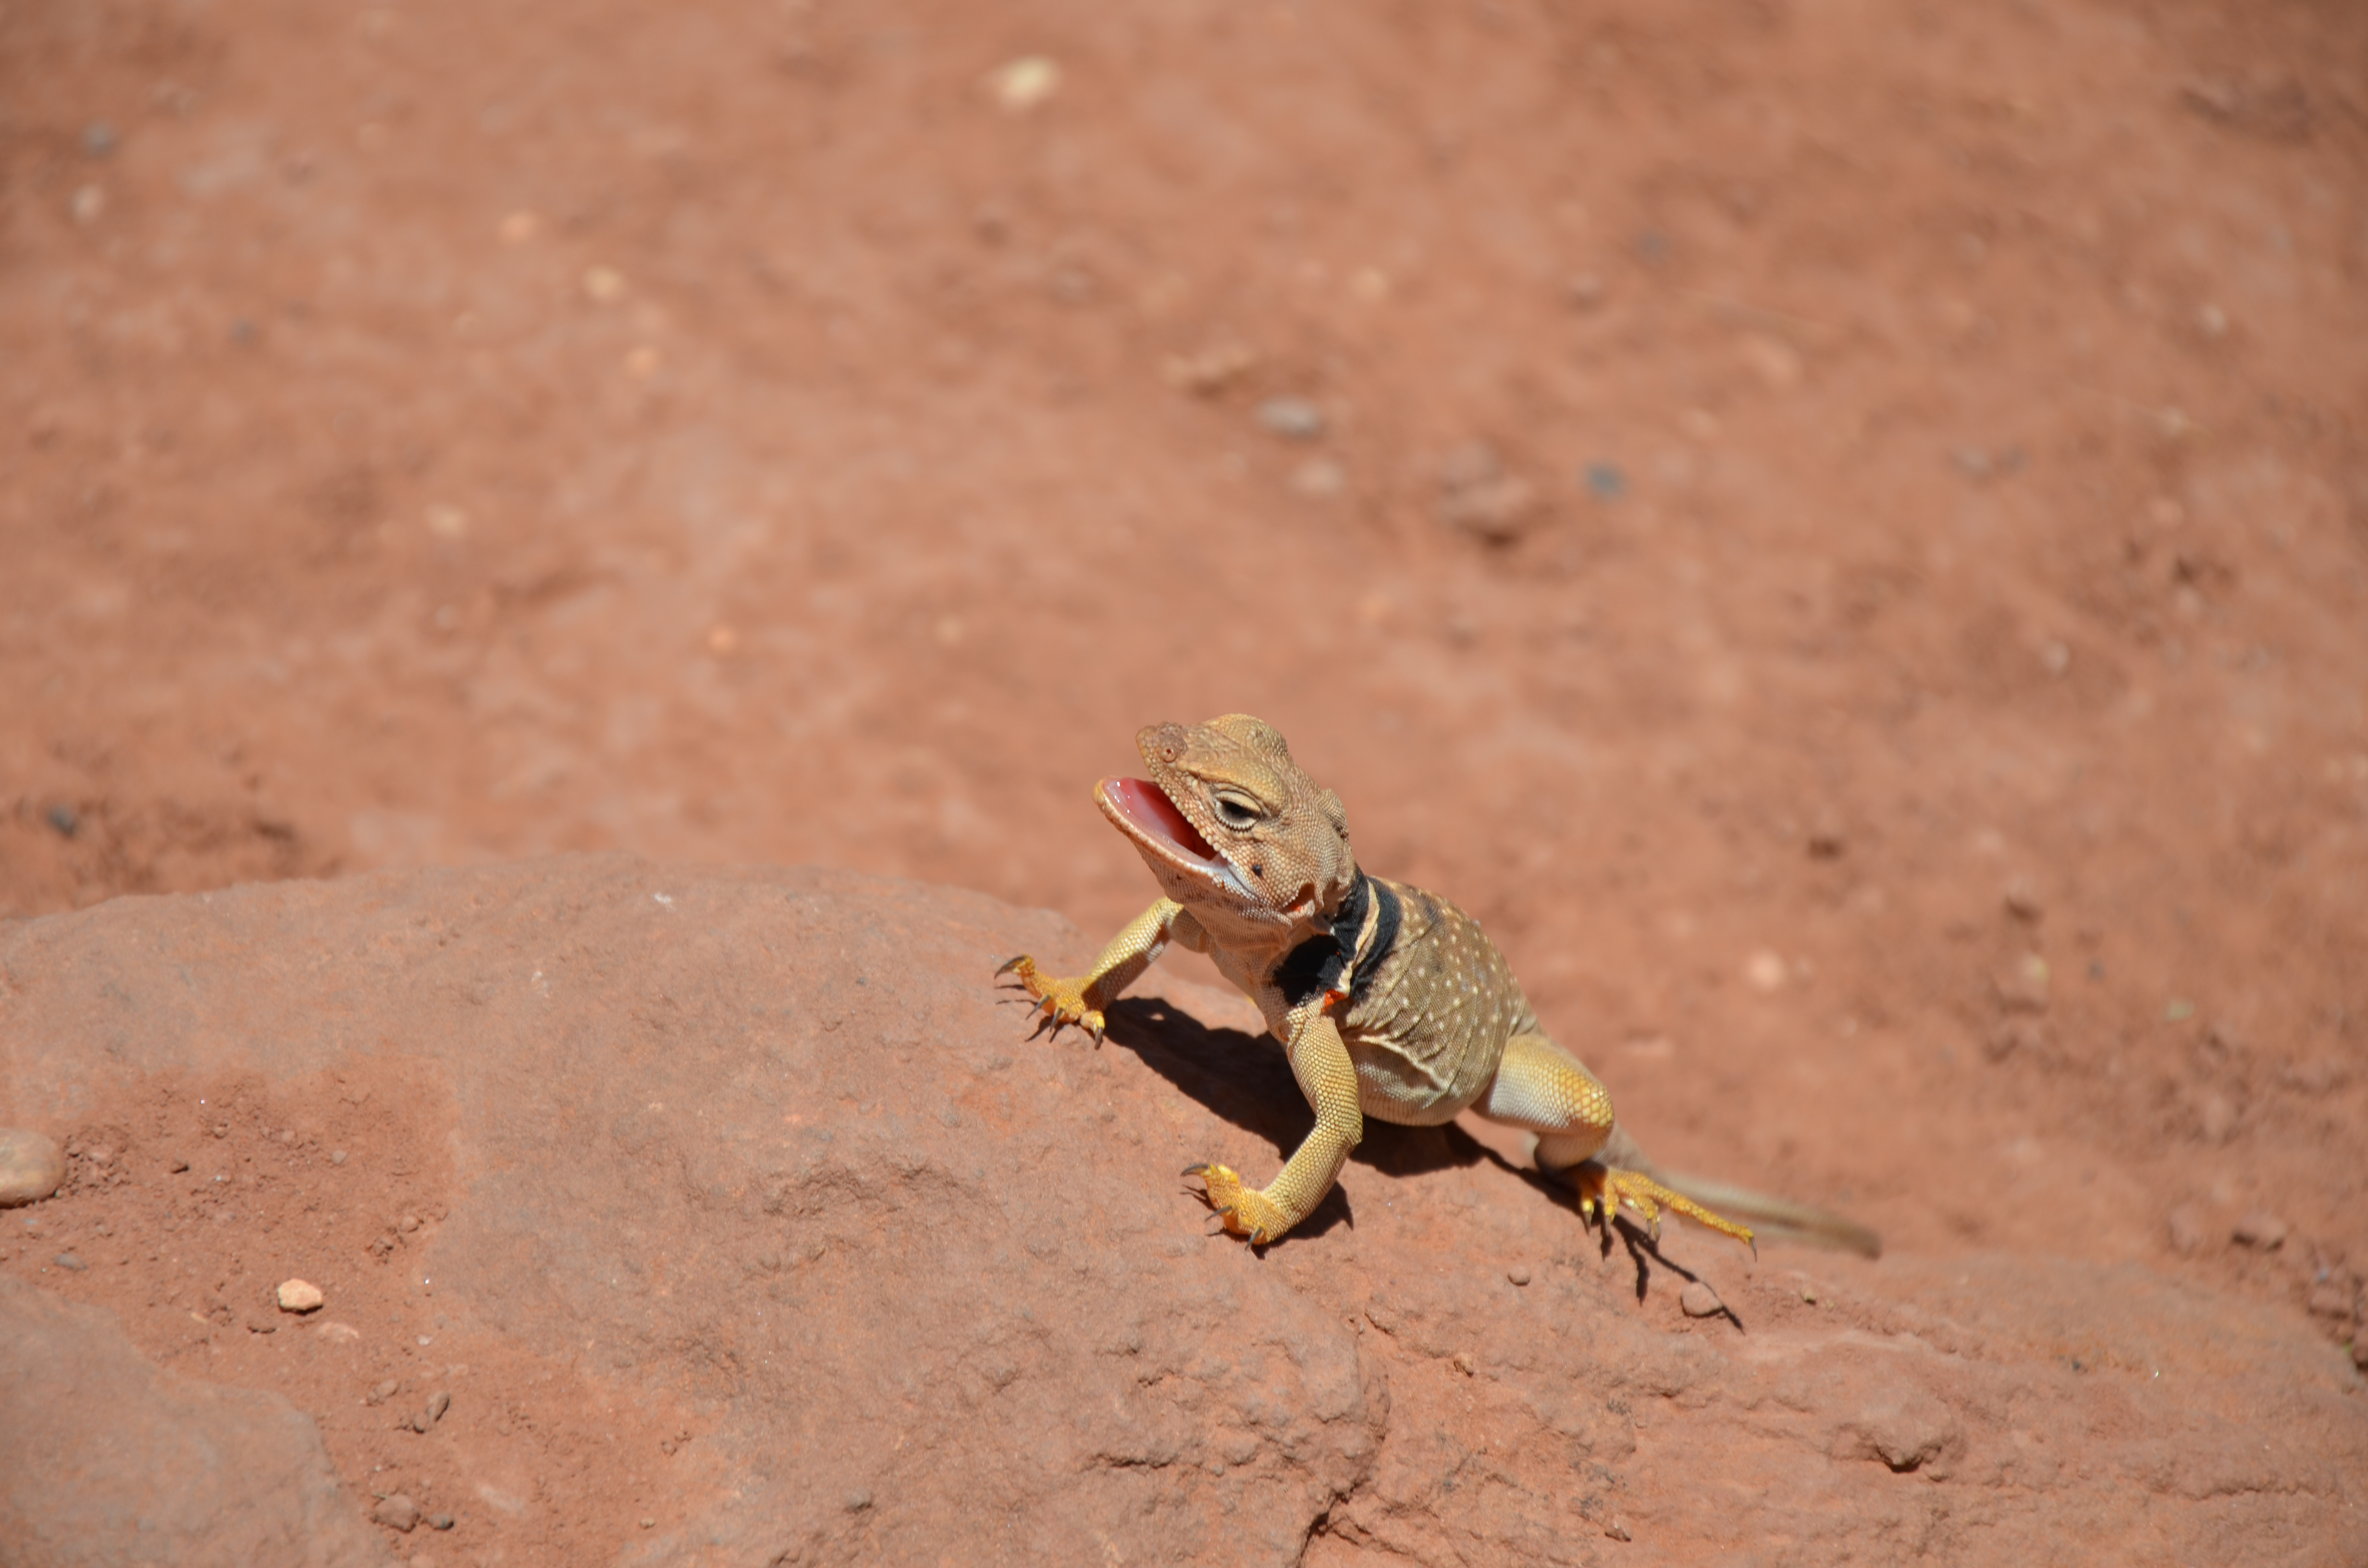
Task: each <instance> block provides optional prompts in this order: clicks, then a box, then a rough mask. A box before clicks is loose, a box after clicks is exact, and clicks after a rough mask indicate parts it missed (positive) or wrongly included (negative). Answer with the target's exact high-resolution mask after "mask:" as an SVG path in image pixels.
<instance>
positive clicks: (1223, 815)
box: [1217, 795, 1258, 832]
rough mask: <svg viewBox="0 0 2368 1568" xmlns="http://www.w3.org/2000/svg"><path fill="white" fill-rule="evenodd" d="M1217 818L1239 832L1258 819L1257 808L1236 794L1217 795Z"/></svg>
mask: <svg viewBox="0 0 2368 1568" xmlns="http://www.w3.org/2000/svg"><path fill="white" fill-rule="evenodd" d="M1217 820H1218V821H1220V822H1222V823H1224V824H1225V825H1226V826H1227V827H1230V828H1232V829H1234V830H1235V832H1239V831H1241V830H1242V829H1244V828H1247V827H1248V826H1249V825H1250V824H1252V823H1254V822H1256V821H1258V808H1257V807H1255V806H1253V805H1251V804H1250V803H1249V802H1248V801H1245V800H1243V799H1242V798H1241V797H1240V796H1238V795H1220V796H1218V797H1217Z"/></svg>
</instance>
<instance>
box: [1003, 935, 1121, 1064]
mask: <svg viewBox="0 0 2368 1568" xmlns="http://www.w3.org/2000/svg"><path fill="white" fill-rule="evenodd" d="M995 972H996V975H997V976H998V977H999V976H1002V975H1007V974H1008V975H1012V976H1014V977H1016V978H1017V979H1018V980H1019V985H1020V989H1022V990H1024V991H1026V992H1027V993H1028V994H1029V995H1030V997H1032V998H1034V1001H1035V1006H1033V1007H1032V1008H1030V1011H1032V1012H1041V1013H1042V1014H1043V1017H1041V1018H1039V1019H1038V1020H1037V1022H1036V1033H1035V1034H1031V1035H1030V1036H1029V1037H1028V1038H1029V1039H1030V1040H1033V1039H1035V1038H1036V1035H1039V1034H1042V1033H1043V1032H1044V1031H1045V1030H1047V1029H1050V1030H1052V1031H1053V1033H1054V1034H1059V1033H1060V1032H1061V1026H1062V1025H1064V1024H1075V1025H1076V1026H1077V1027H1078V1028H1082V1029H1084V1030H1085V1031H1086V1032H1087V1034H1089V1035H1091V1036H1093V1038H1094V1043H1095V1044H1096V1045H1099V1044H1101V1042H1102V1035H1103V1033H1104V1032H1105V1030H1106V1029H1107V1028H1108V1027H1109V1026H1108V1022H1107V1020H1105V1019H1104V1018H1103V1017H1102V1010H1101V1009H1100V1008H1099V1007H1096V1006H1090V1005H1088V1004H1087V1001H1086V985H1087V983H1086V981H1085V980H1083V979H1077V980H1054V979H1053V978H1052V977H1051V976H1049V975H1046V974H1044V973H1042V972H1041V971H1039V970H1038V969H1037V968H1036V960H1034V959H1031V958H1030V957H1029V956H1028V955H1027V954H1026V953H1022V954H1020V955H1019V957H1018V958H1016V959H1011V960H1008V961H1007V962H1005V963H1004V965H1003V966H1002V967H1001V968H999V969H997V970H996V971H995Z"/></svg>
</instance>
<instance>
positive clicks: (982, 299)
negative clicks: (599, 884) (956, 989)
mask: <svg viewBox="0 0 2368 1568" xmlns="http://www.w3.org/2000/svg"><path fill="white" fill-rule="evenodd" d="M1030 56H1042V57H1044V58H1047V59H1049V60H1051V61H1053V62H1055V63H1056V65H1057V74H1056V76H1055V77H1053V79H1051V80H1050V83H1049V85H1050V88H1051V90H1050V91H1049V93H1047V94H1044V95H1043V96H1042V97H1041V98H1039V99H1038V100H1037V101H1034V102H1032V103H1027V104H1023V105H1021V106H1020V107H1014V104H1013V102H1012V101H1011V100H1012V99H1014V97H1015V94H1014V93H1013V92H1012V90H1011V89H1012V86H1013V84H1014V83H1015V82H1018V83H1019V85H1023V86H1024V85H1028V79H1027V78H1026V76H1025V74H1022V75H1021V76H1019V77H1014V76H1012V75H1010V74H1003V75H996V74H995V73H996V71H997V69H998V68H999V67H1002V66H1004V65H1005V64H1006V63H1007V62H1012V61H1014V60H1019V59H1022V58H1025V57H1030ZM1037 85H1040V86H1041V85H1045V79H1044V78H1043V77H1042V76H1041V75H1040V76H1039V77H1038V78H1037ZM1025 96H1026V95H1024V94H1019V95H1016V97H1021V98H1024V97H1025ZM0 181H5V185H0V354H5V357H6V369H5V370H0V453H5V457H0V464H5V467H0V473H5V475H6V483H5V484H0V561H4V562H5V566H0V915H40V914H43V913H48V912H53V911H59V910H64V909H69V908H73V907H76V906H80V905H85V904H88V903H94V902H97V901H99V900H102V899H106V898H108V897H111V896H114V895H117V894H120V893H124V892H156V891H164V892H170V891H189V890H199V889H207V888H213V887H219V886H222V885H224V884H227V883H231V882H235V881H252V880H257V879H268V878H279V877H288V876H329V875H336V874H340V873H346V872H352V871H356V870H360V869H370V868H377V867H393V866H404V865H413V864H428V863H439V862H472V861H488V860H496V859H507V858H517V857H522V856H528V855H534V854H540V853H544V852H548V851H552V850H560V849H573V848H600V847H622V848H626V849H631V850H634V851H637V852H640V853H643V854H645V855H650V856H656V857H666V858H695V859H704V860H710V861H715V862H723V863H744V862H785V863H786V862H800V861H810V862H817V863H822V864H826V865H834V866H843V867H851V868H858V869H867V870H873V871H881V872H889V873H895V874H900V875H905V876H912V877H917V878H923V879H927V880H929V881H942V882H951V883H959V884H963V885H967V886H970V887H974V888H979V889H983V890H985V891H987V892H992V893H994V894H996V895H997V896H999V897H1002V898H1006V899H1009V900H1013V901H1016V902H1019V903H1027V904H1035V905H1047V906H1052V907H1054V908H1057V909H1059V910H1060V911H1061V912H1062V913H1063V914H1064V915H1067V916H1069V917H1070V918H1072V919H1074V920H1075V921H1076V923H1077V924H1078V925H1079V926H1082V927H1084V928H1085V929H1087V931H1088V932H1096V933H1099V932H1101V931H1104V930H1107V929H1108V928H1110V927H1112V926H1115V925H1116V924H1117V923H1119V922H1120V921H1121V920H1122V919H1124V918H1125V917H1126V916H1128V915H1131V914H1133V912H1134V911H1135V910H1137V909H1138V908H1140V907H1141V905H1142V904H1143V903H1144V902H1146V901H1147V899H1148V898H1149V896H1150V894H1151V889H1150V886H1149V883H1148V881H1147V879H1146V878H1145V876H1144V873H1143V871H1142V869H1141V868H1140V865H1139V863H1138V862H1137V861H1136V859H1135V858H1134V856H1133V853H1132V852H1131V851H1130V850H1129V849H1128V848H1127V847H1126V846H1125V845H1124V844H1123V843H1122V842H1121V840H1120V839H1119V838H1118V836H1117V835H1114V834H1112V833H1111V832H1110V830H1109V829H1108V828H1107V827H1106V826H1104V825H1103V824H1101V823H1100V821H1099V818H1098V816H1097V815H1096V813H1095V812H1094V811H1093V810H1092V807H1091V806H1090V804H1089V803H1088V798H1087V791H1088V790H1089V787H1090V786H1091V784H1092V782H1093V780H1094V779H1095V778H1098V777H1099V776H1100V775H1102V774H1106V773H1110V772H1115V771H1120V770H1123V769H1127V768H1129V767H1130V766H1131V764H1132V761H1133V750H1132V746H1131V744H1130V737H1131V735H1132V733H1133V731H1134V730H1135V728H1136V727H1137V726H1139V725H1141V724H1143V723H1144V722H1151V721H1155V720H1160V719H1167V718H1178V719H1192V718H1200V717H1203V716H1206V715H1209V714H1212V713H1216V712H1220V711H1224V710H1249V711H1254V712H1257V713H1259V714H1261V715H1262V716H1264V717H1266V718H1267V719H1269V720H1270V721H1272V722H1275V723H1276V724H1278V725H1279V726H1280V727H1281V729H1282V730H1283V731H1284V732H1285V733H1287V734H1289V735H1290V736H1291V737H1292V743H1293V746H1294V750H1295V751H1296V753H1297V754H1298V756H1300V757H1301V759H1302V760H1303V761H1304V763H1305V764H1306V765H1307V766H1308V767H1310V769H1311V770H1312V771H1314V772H1315V773H1316V774H1317V775H1318V776H1319V777H1321V778H1324V779H1326V781H1327V782H1329V783H1331V784H1333V785H1334V786H1335V787H1336V788H1337V789H1338V790H1339V791H1340V793H1341V794H1342V795H1343V797H1344V798H1345V800H1346V801H1347V803H1348V806H1349V812H1350V814H1351V820H1352V822H1353V823H1354V824H1355V826H1356V829H1357V835H1358V844H1359V848H1360V857H1361V858H1362V859H1363V860H1364V862H1365V863H1366V864H1367V865H1368V866H1369V867H1370V868H1372V869H1377V870H1381V871H1383V872H1386V873H1389V874H1393V875H1397V876H1401V877H1406V878H1408V879H1411V880H1414V881H1419V882H1423V883H1425V884H1428V885H1430V886H1434V887H1436V888H1438V889H1440V891H1442V892H1446V893H1448V894H1449V895H1451V896H1452V897H1454V898H1455V899H1457V900H1458V901H1459V902H1461V903H1463V904H1465V905H1466V906H1467V907H1469V908H1470V909H1472V910H1473V912H1474V914H1475V915H1478V916H1479V917H1480V918H1481V920H1482V921H1483V922H1484V923H1485V924H1486V926H1488V927H1489V929H1490V930H1491V932H1492V933H1494V934H1495V935H1496V936H1497V938H1498V939H1499V941H1500V942H1501V943H1502V944H1503V945H1504V946H1505V947H1506V948H1507V949H1508V952H1509V953H1510V954H1511V956H1512V959H1513V961H1514V963H1515V966H1516V968H1517V969H1518V970H1519V971H1520V973H1521V975H1522V976H1523V979H1524V981H1525V983H1526V984H1527V986H1528V988H1529V990H1530V992H1531V995H1532V997H1533V998H1534V1000H1535V1001H1536V1003H1537V1005H1538V1007H1539V1010H1540V1012H1541V1014H1542V1015H1543V1017H1545V1019H1546V1020H1547V1021H1548V1023H1549V1026H1550V1027H1552V1028H1554V1030H1555V1032H1556V1033H1557V1034H1558V1035H1559V1036H1560V1037H1561V1038H1562V1039H1564V1040H1565V1041H1567V1042H1568V1043H1570V1044H1572V1045H1573V1046H1574V1047H1575V1048H1576V1049H1577V1050H1579V1051H1581V1053H1582V1054H1584V1055H1585V1056H1587V1057H1588V1060H1589V1061H1590V1062H1594V1063H1595V1064H1596V1065H1597V1066H1598V1067H1599V1069H1600V1070H1601V1071H1602V1072H1603V1073H1604V1074H1605V1075H1606V1076H1607V1077H1608V1078H1609V1079H1610V1080H1611V1084H1612V1086H1613V1088H1614V1089H1615V1091H1616V1092H1617V1093H1618V1094H1619V1095H1620V1096H1621V1104H1622V1113H1623V1116H1624V1117H1625V1118H1626V1119H1628V1120H1630V1121H1631V1122H1632V1123H1633V1124H1634V1126H1635V1127H1636V1128H1637V1129H1638V1131H1639V1132H1640V1135H1643V1136H1645V1139H1646V1142H1647V1143H1648V1144H1649V1145H1650V1146H1651V1147H1653V1148H1654V1149H1655V1151H1656V1153H1657V1154H1658V1155H1660V1156H1661V1157H1662V1158H1664V1159H1666V1160H1667V1161H1668V1163H1669V1164H1671V1165H1676V1166H1679V1167H1681V1168H1689V1169H1702V1170H1711V1171H1715V1172H1717V1173H1718V1174H1719V1175H1721V1176H1726V1177H1729V1178H1732V1179H1735V1180H1737V1181H1741V1182H1746V1183H1748V1184H1749V1185H1752V1186H1755V1187H1764V1188H1770V1189H1776V1190H1782V1191H1784V1192H1787V1193H1791V1194H1793V1195H1797V1196H1799V1197H1802V1198H1805V1199H1814V1200H1817V1201H1823V1202H1828V1203H1832V1204H1835V1205H1837V1206H1839V1207H1842V1208H1845V1209H1847V1210H1850V1212H1852V1213H1853V1214H1855V1215H1858V1216H1860V1217H1861V1218H1863V1219H1865V1220H1867V1221H1869V1222H1871V1223H1873V1225H1875V1226H1876V1227H1877V1228H1878V1229H1880V1230H1881V1231H1882V1232H1883V1233H1884V1235H1885V1237H1886V1238H1887V1239H1888V1240H1889V1242H1890V1243H1891V1244H1892V1245H1893V1247H1894V1248H1895V1249H1896V1252H1899V1253H1903V1254H1907V1255H1912V1256H1918V1257H1923V1258H1946V1257H1949V1256H1959V1255H1971V1254H1974V1253H1977V1252H2009V1253H2013V1252H2021V1253H2034V1254H2052V1255H2057V1256H2070V1257H2078V1258H2084V1259H2093V1260H2096V1261H2098V1262H2100V1263H2109V1264H2119V1263H2124V1262H2136V1263H2142V1264H2144V1265H2146V1267H2151V1268H2154V1269H2157V1270H2160V1271H2164V1272H2167V1273H2170V1274H2173V1275H2176V1276H2181V1277H2186V1278H2192V1279H2193V1280H2195V1281H2196V1282H2198V1283H2203V1284H2207V1285H2210V1286H2213V1287H2214V1288H2218V1289H2225V1290H2237V1291H2239V1292H2242V1293H2247V1294H2249V1295H2252V1296H2254V1297H2256V1298H2258V1299H2260V1300H2261V1301H2267V1302H2272V1303H2277V1304H2280V1305H2282V1306H2283V1308H2284V1309H2286V1310H2289V1311H2291V1312H2293V1313H2294V1314H2296V1316H2297V1317H2300V1316H2301V1315H2302V1314H2305V1313H2308V1314H2312V1315H2313V1317H2314V1318H2315V1320H2316V1322H2317V1324H2318V1325H2319V1326H2320V1328H2321V1329H2322V1330H2323V1331H2324V1332H2325V1333H2326V1334H2328V1335H2330V1336H2331V1337H2334V1338H2336V1339H2339V1340H2350V1339H2351V1338H2352V1337H2353V1336H2354V1335H2357V1334H2358V1332H2359V1328H2360V1321H2361V1312H2362V1305H2361V1294H2360V1293H2361V1279H2362V1274H2363V1272H2368V1160H2363V1159H2362V1157H2361V1151H2362V1149H2363V1148H2368V966H2363V954H2368V438H2364V437H2368V432H2363V419H2368V11H2362V9H2360V8H2359V7H2357V6H2346V5H2340V4H2334V3H2328V4H2322V5H2309V4H2301V3H2294V4H2269V5H2256V6H2235V5H2221V6H2212V5H2203V4H2175V3H2174V4H2159V5H2146V4H2137V3H2135V0H2133V3H2123V4H2113V3H2078V4H2066V5H2064V6H2055V7H2043V6H2036V5H2030V4H2022V5H2014V6H1990V7H1979V8H1950V7H1944V6H1928V5H1921V4H1915V3H1909V0H1899V3H1884V0H1865V3H1855V4H1846V3H1843V0H1826V3H1804V4H1782V3H1765V0H1763V3H1756V4H1755V3H1746V0H1674V3H1671V4H1666V5H1652V6H1647V5H1644V4H1629V3H1621V4H1599V3H1585V4H1511V3H1508V4H1501V5H1499V4H1479V5H1471V6H1431V7H1421V6H1398V7H1375V6H1348V5H1340V4H1306V5H1228V4H1218V3H1215V0H1165V3H1163V4H1160V5H1157V6H1142V7H1098V6H1075V5H1073V6H1057V5H1053V4H1029V5H1021V6H1003V7H992V8H985V9H981V8H976V7H958V6H941V7H925V6H914V5H906V4H887V5H880V6H864V7H855V6H845V5H840V4H830V3H824V4H805V3H798V0H784V3H777V4H770V5H757V4H753V3H752V4H747V5H737V6H734V5H714V6H699V7H688V6H665V7H647V6H619V5H609V4H599V3H597V0H596V3H593V4H586V5H575V6H565V7H560V6H515V7H508V8H498V9H497V8H488V7H480V6H456V5H449V4H439V3H433V0H416V3H414V0H405V3H404V4H400V5H387V6H381V5H369V4H365V5H358V6H351V7H336V8H320V7H299V6H271V5H267V4H262V3H260V0H218V3H215V4H210V5H199V4H194V3H173V0H156V3H142V4H131V3H120V0H106V3H95V4H90V5H85V6H73V7H65V6H10V7H7V8H6V10H5V11H0ZM1285 399H1291V400H1301V402H1300V403H1298V404H1291V403H1280V402H1279V400H1285ZM1311 413H1312V415H1314V417H1313V418H1311V417H1310V415H1311ZM1194 962H1195V963H1197V960H1194ZM1192 972H1194V973H1195V975H1196V977H1198V978H1206V977H1207V972H1208V971H1205V969H1200V970H1196V971H1192ZM323 1093H324V1096H327V1095H328V1090H327V1089H326V1087H325V1086H324V1091H323ZM316 1109H318V1110H319V1111H320V1112H321V1116H322V1117H324V1118H326V1119H327V1120H326V1121H324V1126H326V1125H328V1124H329V1123H331V1122H335V1121H336V1117H337V1116H338V1115H343V1114H344V1113H343V1112H339V1111H338V1110H337V1106H336V1102H335V1101H334V1098H333V1097H324V1098H322V1099H321V1101H320V1105H319V1106H318V1107H316ZM332 1113H335V1114H332ZM257 1114H258V1115H261V1114H262V1113H261V1112H258V1113H257ZM287 1119H289V1117H288V1116H287V1115H285V1114H279V1113H274V1114H273V1115H268V1116H263V1120H264V1121H266V1122H269V1121H274V1120H277V1121H282V1122H284V1121H286V1120H287ZM316 1119H317V1118H316ZM349 1119H351V1120H353V1121H354V1123H355V1125H354V1126H353V1127H352V1128H351V1129H350V1130H349V1134H348V1142H351V1143H354V1144H355V1145H357V1146H359V1145H361V1144H364V1143H367V1142H368V1140H369V1139H370V1137H371V1136H372V1135H373V1132H372V1129H373V1127H375V1126H376V1125H377V1124H376V1122H375V1121H374V1119H372V1118H370V1117H369V1116H359V1115H358V1116H356V1117H354V1118H349ZM387 1135H389V1136H392V1134H391V1133H390V1134H387ZM372 1168H383V1167H381V1166H378V1165H375V1164H374V1165H373V1167H372ZM388 1201H389V1202H393V1201H394V1199H393V1198H390V1199H389V1200H388ZM2255 1211H2267V1212H2269V1213H2271V1214H2273V1215H2274V1216H2275V1217H2276V1218H2278V1219H2279V1220H2280V1221H2282V1222H2283V1224H2284V1225H2285V1226H2286V1227H2287V1229H2288V1234H2287V1237H2286V1239H2285V1241H2284V1243H2283V1245H2282V1246H2279V1247H2276V1248H2274V1249H2268V1250H2264V1249H2261V1248H2258V1247H2249V1246H2245V1245H2240V1244H2234V1243H2232V1242H2231V1240H2230V1236H2231V1233H2232V1230H2233V1229H2234V1228H2235V1227H2236V1226H2237V1221H2239V1220H2240V1219H2242V1218H2243V1217H2245V1216H2247V1215H2248V1214H2250V1213H2253V1212H2255ZM421 1218H422V1219H423V1221H426V1220H427V1219H429V1218H431V1217H429V1216H422V1217H421ZM356 1235H357V1236H359V1232H357V1233H356ZM202 1304H203V1303H202V1302H200V1303H199V1305H202ZM404 1397H409V1395H408V1394H407V1393H406V1394H405V1395H404ZM587 1462H589V1461H588V1460H587Z"/></svg>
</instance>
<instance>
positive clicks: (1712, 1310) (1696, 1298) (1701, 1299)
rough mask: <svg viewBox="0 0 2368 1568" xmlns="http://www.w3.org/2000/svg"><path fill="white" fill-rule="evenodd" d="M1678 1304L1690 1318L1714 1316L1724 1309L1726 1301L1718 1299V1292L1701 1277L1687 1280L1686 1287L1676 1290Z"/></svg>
mask: <svg viewBox="0 0 2368 1568" xmlns="http://www.w3.org/2000/svg"><path fill="white" fill-rule="evenodd" d="M1678 1305H1679V1306H1680V1307H1682V1308H1684V1309H1685V1313H1686V1316H1688V1317H1690V1318H1708V1317H1716V1316H1717V1315H1718V1314H1719V1313H1721V1312H1725V1311H1726V1303H1725V1302H1724V1301H1720V1300H1719V1299H1718V1292H1717V1291H1715V1290H1712V1289H1711V1288H1710V1284H1709V1281H1707V1280H1702V1279H1692V1280H1689V1281H1687V1283H1686V1288H1685V1289H1684V1290H1680V1291H1679V1292H1678Z"/></svg>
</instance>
